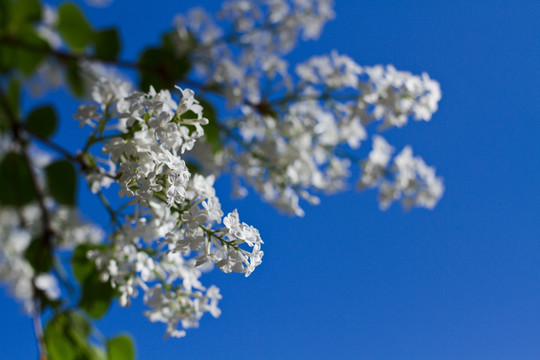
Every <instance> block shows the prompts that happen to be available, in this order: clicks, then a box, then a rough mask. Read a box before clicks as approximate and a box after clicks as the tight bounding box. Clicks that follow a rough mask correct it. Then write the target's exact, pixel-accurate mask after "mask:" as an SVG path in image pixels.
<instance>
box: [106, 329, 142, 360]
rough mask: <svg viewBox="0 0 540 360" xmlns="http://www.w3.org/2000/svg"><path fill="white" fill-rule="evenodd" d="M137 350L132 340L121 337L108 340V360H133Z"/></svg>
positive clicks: (125, 336) (124, 336)
mask: <svg viewBox="0 0 540 360" xmlns="http://www.w3.org/2000/svg"><path fill="white" fill-rule="evenodd" d="M133 359H135V349H134V347H133V342H132V341H131V338H130V337H129V336H127V335H120V336H117V337H114V338H112V339H109V340H107V360H133Z"/></svg>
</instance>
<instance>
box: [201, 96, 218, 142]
mask: <svg viewBox="0 0 540 360" xmlns="http://www.w3.org/2000/svg"><path fill="white" fill-rule="evenodd" d="M199 103H200V104H201V106H202V107H203V116H204V117H205V118H207V119H208V124H207V125H205V126H203V129H204V137H205V138H206V141H207V142H208V143H209V144H210V145H211V146H212V151H213V152H214V153H216V152H218V151H219V150H221V149H223V142H222V141H221V138H220V136H219V123H218V120H217V119H218V117H217V112H216V109H215V108H214V106H212V104H211V103H210V102H208V101H206V100H204V99H199Z"/></svg>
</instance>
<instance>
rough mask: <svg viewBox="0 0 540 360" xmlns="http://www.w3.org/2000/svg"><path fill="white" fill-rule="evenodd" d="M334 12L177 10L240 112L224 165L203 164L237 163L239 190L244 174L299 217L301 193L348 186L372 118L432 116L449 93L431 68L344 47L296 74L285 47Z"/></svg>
mask: <svg viewBox="0 0 540 360" xmlns="http://www.w3.org/2000/svg"><path fill="white" fill-rule="evenodd" d="M333 16H334V13H333V10H332V2H331V1H304V0H298V1H287V0H268V1H260V2H251V1H243V0H237V1H230V2H227V3H226V4H225V5H224V7H223V9H222V11H221V12H220V13H219V14H218V20H217V21H216V20H213V19H212V17H211V16H210V15H209V14H206V13H205V12H204V11H203V10H201V9H196V10H193V11H192V12H191V13H188V15H187V16H186V17H183V16H178V17H177V18H176V26H177V33H178V41H177V47H178V49H179V51H181V47H182V44H184V43H185V42H186V41H185V39H188V37H192V38H194V39H196V42H195V45H194V48H193V49H192V51H191V53H190V56H192V57H193V63H194V64H197V69H198V76H200V77H202V78H203V79H204V80H205V82H207V83H210V84H217V85H219V87H220V91H221V93H222V94H223V95H224V96H225V97H226V100H227V103H228V105H229V107H231V108H232V109H235V110H236V112H237V114H239V115H237V116H235V117H234V118H233V119H230V120H229V121H228V122H227V124H226V128H228V129H229V134H233V136H232V137H231V140H233V141H231V142H230V143H228V144H227V145H228V146H226V147H225V148H224V150H222V151H221V152H220V154H219V155H217V156H221V157H220V158H221V159H225V166H221V167H216V166H215V165H214V163H215V162H213V161H204V162H202V161H201V163H203V164H207V163H210V164H211V165H210V166H209V168H210V169H211V171H214V172H215V171H223V170H224V171H230V172H232V173H233V174H234V175H235V177H236V180H235V182H236V183H237V184H239V185H240V186H238V187H237V188H236V189H237V190H238V191H239V193H244V192H245V190H244V188H243V187H242V186H241V184H242V183H246V184H248V185H250V186H251V187H253V188H254V189H255V190H256V191H257V192H259V193H260V194H261V195H262V197H263V198H264V199H265V200H266V201H268V202H270V203H272V204H273V205H275V206H277V207H278V208H279V209H281V210H282V211H284V212H287V213H290V214H295V215H299V216H302V215H303V214H304V211H303V209H302V207H301V200H306V201H308V202H310V203H318V198H317V196H316V193H318V192H326V193H331V192H335V191H339V190H342V189H344V188H346V187H347V183H348V178H349V176H350V168H351V166H352V165H358V166H362V163H363V162H364V160H359V159H357V157H356V156H355V155H353V156H349V155H351V154H352V153H350V152H347V151H346V150H347V149H352V150H354V149H357V148H358V147H360V145H361V143H362V142H363V141H364V140H365V139H366V138H367V136H368V132H369V131H370V129H371V127H370V124H371V123H373V122H379V123H380V125H379V127H378V128H377V130H378V131H382V130H385V129H388V128H390V127H402V126H404V125H405V124H406V123H407V121H408V119H409V118H411V117H412V118H414V119H415V120H425V121H428V120H430V119H431V115H432V113H433V112H435V111H436V110H437V104H438V101H439V100H440V98H441V92H440V88H439V84H438V83H437V82H436V81H434V80H432V79H430V78H429V76H428V75H427V74H422V75H421V76H415V75H412V74H411V73H409V72H404V71H398V70H396V69H395V68H394V67H393V66H391V65H389V66H380V65H377V66H372V67H368V66H366V67H362V66H360V65H358V64H357V63H356V62H355V61H354V60H353V59H351V58H350V57H348V56H346V55H343V54H339V53H338V52H336V51H333V52H332V53H331V54H329V55H322V56H314V57H312V58H310V59H308V60H307V61H305V62H303V63H300V64H298V65H297V66H296V68H295V73H294V74H291V73H289V69H288V62H287V61H286V60H285V58H284V55H286V54H287V53H288V52H289V51H290V49H292V48H293V47H294V45H295V44H296V42H297V41H298V39H299V38H302V39H303V40H306V39H311V38H316V37H317V36H318V35H319V33H320V30H321V28H322V26H323V25H324V23H326V22H327V21H328V20H330V19H332V18H333ZM224 34H226V35H224ZM182 39H184V40H182ZM263 89H265V90H264V91H263ZM217 156H216V157H217ZM227 163H228V165H227ZM209 171H210V170H209ZM438 198H439V197H434V198H433V199H438ZM434 201H435V202H436V200H434ZM427 204H428V203H427V202H418V203H417V205H420V206H426V205H427ZM404 205H405V204H404ZM426 207H431V206H426Z"/></svg>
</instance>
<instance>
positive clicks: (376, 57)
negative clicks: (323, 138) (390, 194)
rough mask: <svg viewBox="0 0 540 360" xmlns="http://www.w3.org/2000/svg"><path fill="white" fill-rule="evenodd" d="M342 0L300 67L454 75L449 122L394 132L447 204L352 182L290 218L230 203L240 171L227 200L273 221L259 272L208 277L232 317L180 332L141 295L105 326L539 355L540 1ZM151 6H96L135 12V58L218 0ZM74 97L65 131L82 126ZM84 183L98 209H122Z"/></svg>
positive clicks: (181, 344) (374, 347)
mask: <svg viewBox="0 0 540 360" xmlns="http://www.w3.org/2000/svg"><path fill="white" fill-rule="evenodd" d="M336 2H337V4H336V13H337V17H336V19H335V20H334V21H332V22H330V23H329V24H328V25H327V26H326V28H325V31H324V33H323V35H322V37H321V39H320V40H319V41H317V42H308V43H303V44H301V46H299V47H298V49H297V51H295V52H294V53H293V54H292V55H291V57H290V59H291V62H293V63H294V61H299V60H302V59H304V58H307V57H309V56H311V55H320V54H324V53H328V52H330V51H331V50H332V49H337V50H338V51H339V52H340V53H344V54H347V55H349V56H351V57H352V58H354V59H355V60H356V61H357V62H358V63H360V64H361V65H373V64H394V65H395V66H396V68H397V69H399V70H408V71H411V72H413V73H417V74H419V73H421V72H423V71H426V72H428V73H429V75H430V76H431V77H432V78H434V79H436V80H438V81H439V82H440V84H441V89H442V92H443V97H442V101H441V102H440V104H439V105H440V106H439V111H438V112H437V113H435V115H434V116H433V119H432V121H431V122H430V123H411V124H409V125H408V126H407V127H405V128H403V129H401V130H391V131H388V132H387V133H386V134H385V136H386V137H387V139H388V140H389V142H390V143H392V144H393V145H395V146H396V147H397V148H401V147H402V146H404V145H406V144H411V145H412V147H413V149H414V151H415V153H417V154H420V155H422V156H423V158H424V159H425V160H426V162H427V163H428V164H430V165H434V166H435V167H436V168H437V172H438V174H440V175H442V176H443V177H444V179H445V187H446V193H445V195H444V197H443V199H442V200H441V201H440V203H439V205H438V206H437V207H436V208H435V209H434V210H433V211H427V210H412V211H411V212H409V213H405V212H403V211H402V210H401V208H400V207H398V206H396V205H394V206H393V207H392V208H390V209H389V210H388V211H386V212H381V211H379V210H378V205H377V202H376V199H375V197H376V195H375V193H373V192H365V193H357V192H355V191H353V190H351V191H347V192H344V193H341V194H338V195H334V196H331V197H323V198H322V202H321V205H319V206H316V207H307V208H306V216H305V217H304V218H290V217H287V216H283V215H280V214H279V213H278V212H277V211H276V210H274V209H273V208H271V207H270V206H269V205H266V204H264V203H262V202H261V201H260V200H259V199H258V198H257V197H256V196H253V195H252V196H250V197H248V198H247V199H245V200H243V201H238V200H230V199H229V197H228V194H229V193H230V190H229V187H228V182H227V179H223V180H222V181H220V182H219V184H218V193H219V194H220V198H221V201H222V205H223V208H224V209H228V210H232V209H234V208H238V209H239V212H240V214H241V216H242V220H243V221H246V222H248V223H250V224H253V225H255V226H256V227H258V228H259V230H260V232H261V234H262V236H263V239H264V241H265V246H264V252H265V256H264V259H263V264H262V265H261V266H260V267H259V268H257V270H256V271H255V272H254V273H253V274H252V275H251V276H250V277H249V278H247V279H245V278H244V277H243V276H241V275H225V274H222V273H221V272H219V271H214V272H212V273H210V274H208V275H206V277H204V278H203V281H204V282H205V283H207V284H211V283H214V284H216V285H217V286H218V287H220V288H221V292H222V294H223V300H222V301H221V303H220V307H221V309H222V311H223V313H222V316H221V317H220V318H219V319H217V320H216V319H213V318H211V317H209V316H205V317H204V318H203V319H202V322H201V326H200V328H199V329H194V330H191V331H189V332H188V335H187V337H186V338H184V339H180V340H174V339H169V340H163V333H164V326H163V325H162V324H150V323H149V322H148V321H147V320H146V318H144V317H143V316H142V315H141V312H142V310H143V307H142V305H141V304H140V302H139V303H137V302H136V303H135V305H134V306H133V307H132V308H130V309H122V308H119V307H118V306H115V307H113V308H112V310H111V312H110V314H109V316H107V317H106V319H104V320H102V321H100V322H99V324H98V326H99V327H100V329H101V330H102V332H103V333H105V334H107V335H113V334H115V333H118V332H123V331H128V332H131V333H133V334H134V336H135V339H136V341H137V348H138V354H139V358H140V359H277V358H279V359H308V358H309V359H538V358H540V345H538V343H539V342H538V338H539V336H540V305H539V304H540V301H539V299H540V221H538V214H540V205H539V202H538V201H539V200H540V191H539V186H538V178H539V176H540V169H539V165H540V164H539V161H538V159H539V155H540V142H539V140H538V136H539V135H540V121H539V120H540V102H539V101H538V99H539V98H540V86H538V84H540V71H538V65H539V64H540V22H539V21H538V19H540V2H539V1H532V0H531V1H514V2H509V1H505V2H503V1H489V2H488V1H477V2H465V1H457V2H452V3H451V4H450V3H449V2H442V1H432V2H429V3H426V2H419V1H414V2H398V1H378V2H371V3H369V4H362V3H361V2H352V1H348V2H347V1H339V0H338V1H336ZM148 4H149V3H148V2H146V1H128V0H115V2H113V4H112V5H111V6H110V7H108V8H104V9H96V8H90V9H89V10H88V14H89V16H90V18H91V19H92V22H93V23H95V24H96V25H107V24H109V25H110V24H113V23H116V22H117V21H120V26H121V29H122V34H123V36H124V38H125V39H126V42H125V52H124V57H126V58H130V57H131V58H132V57H133V56H134V55H135V54H137V52H138V50H139V49H141V48H142V47H143V46H144V45H147V44H151V43H157V39H158V36H159V34H160V32H161V31H162V30H165V29H167V28H168V25H169V24H170V23H171V20H172V17H173V16H174V14H176V13H179V12H182V11H184V10H185V9H187V8H189V7H192V6H194V5H197V4H199V5H200V4H201V2H200V1H199V2H196V1H166V2H163V4H162V3H161V2H160V3H159V6H149V5H148ZM216 4H217V2H215V1H212V2H210V4H209V8H210V9H216V7H217V5H216ZM70 106H71V107H72V108H73V109H74V107H75V106H76V105H75V104H74V103H73V104H72V103H70V102H69V101H66V107H67V109H65V110H63V111H64V112H65V113H66V115H65V116H66V117H65V119H63V120H64V124H66V126H67V128H68V130H64V132H62V133H60V134H59V135H58V139H59V140H60V141H62V139H65V138H67V134H68V133H67V131H76V130H77V129H78V128H77V126H76V125H73V124H71V125H68V124H67V123H68V122H69V121H70V119H69V118H68V117H67V116H68V115H67V114H69V111H70V110H72V109H69V107H70ZM364 150H365V151H367V147H366V149H364ZM81 196H82V198H83V199H85V204H84V206H83V209H84V211H85V213H86V214H87V215H88V216H90V217H96V218H98V219H104V218H105V216H104V215H103V214H98V213H97V212H101V208H99V206H98V205H97V202H92V200H91V199H89V198H88V197H87V196H86V195H84V194H82V195H81ZM0 308H1V309H2V310H1V312H0V314H1V317H2V322H3V326H2V329H1V330H0V331H1V336H0V349H2V351H1V352H0V358H1V359H4V358H5V359H29V358H30V359H31V358H36V357H37V355H36V353H37V350H36V346H35V341H34V339H33V331H32V327H31V321H30V319H28V318H25V317H24V316H23V315H21V312H20V310H19V306H18V305H17V304H16V303H15V302H14V301H13V300H11V299H9V298H6V296H2V298H0Z"/></svg>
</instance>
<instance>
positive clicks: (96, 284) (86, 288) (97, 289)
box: [79, 270, 115, 319]
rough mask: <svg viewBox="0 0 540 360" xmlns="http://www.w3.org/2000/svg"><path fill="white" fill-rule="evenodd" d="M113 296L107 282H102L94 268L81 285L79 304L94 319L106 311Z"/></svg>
mask: <svg viewBox="0 0 540 360" xmlns="http://www.w3.org/2000/svg"><path fill="white" fill-rule="evenodd" d="M114 296H115V292H114V289H113V288H112V287H111V284H110V283H109V282H102V281H101V280H100V278H99V273H98V271H97V270H96V271H95V272H94V273H93V274H92V276H91V277H90V278H88V279H87V280H86V282H85V283H84V284H83V285H82V293H81V299H80V301H79V306H80V307H81V309H83V310H85V311H86V312H87V313H88V315H90V316H91V317H93V318H94V319H99V318H101V317H102V316H103V315H105V314H106V313H107V310H109V306H110V305H111V301H112V299H113V298H114Z"/></svg>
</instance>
